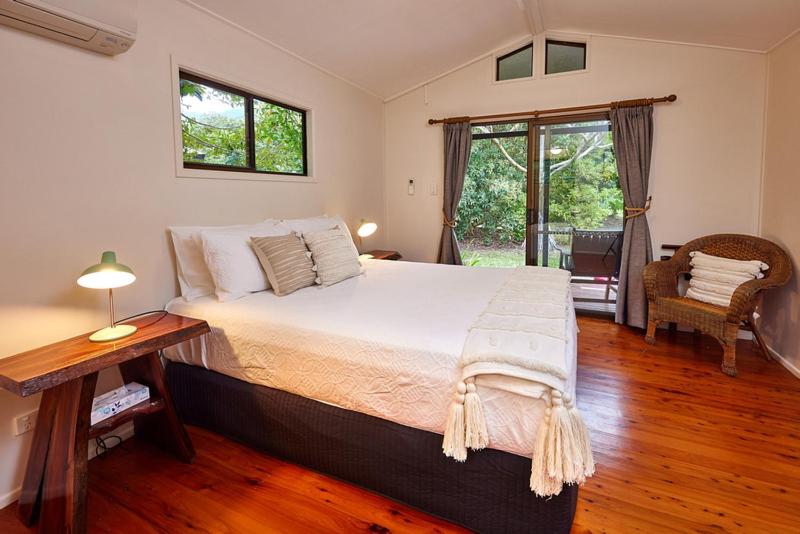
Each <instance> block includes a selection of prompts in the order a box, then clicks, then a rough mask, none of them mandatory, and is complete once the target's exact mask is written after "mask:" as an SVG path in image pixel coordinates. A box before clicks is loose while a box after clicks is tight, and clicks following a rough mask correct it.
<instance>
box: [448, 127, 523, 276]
mask: <svg viewBox="0 0 800 534" xmlns="http://www.w3.org/2000/svg"><path fill="white" fill-rule="evenodd" d="M522 125H524V126H525V128H524V129H519V130H514V131H520V132H521V134H520V135H518V136H513V137H500V136H497V135H494V136H492V134H496V133H497V132H508V131H512V130H511V129H510V128H512V127H517V128H520V127H521V126H522ZM472 132H473V136H474V135H489V137H478V138H475V137H473V141H472V151H471V152H470V158H469V164H468V166H467V173H466V176H465V178H464V190H463V193H462V195H461V201H460V203H459V205H458V211H457V218H458V224H457V225H456V228H455V231H456V237H457V238H458V243H459V247H460V248H461V259H462V262H463V263H464V265H470V266H478V267H518V266H520V265H525V233H526V227H525V209H526V201H527V191H528V182H527V177H528V172H527V168H528V135H527V123H514V124H487V125H481V126H476V127H474V128H473V130H472Z"/></svg>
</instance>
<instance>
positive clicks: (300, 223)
mask: <svg viewBox="0 0 800 534" xmlns="http://www.w3.org/2000/svg"><path fill="white" fill-rule="evenodd" d="M281 222H282V223H284V224H286V225H287V226H288V227H289V228H291V229H292V230H294V231H295V232H298V233H299V234H301V235H304V234H307V233H309V232H320V231H322V230H331V229H333V228H336V227H337V226H338V227H339V228H341V229H342V234H343V235H344V236H345V238H346V239H347V241H348V242H349V243H350V246H351V247H352V249H353V252H355V253H356V256H358V248H357V247H356V244H355V243H354V242H353V236H352V234H351V233H350V229H349V228H348V227H347V224H345V222H344V220H343V219H342V218H341V217H339V216H338V215H335V216H332V217H329V216H327V215H320V216H319V217H307V218H305V219H283V220H282V221H281Z"/></svg>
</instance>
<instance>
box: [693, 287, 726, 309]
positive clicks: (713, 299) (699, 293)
mask: <svg viewBox="0 0 800 534" xmlns="http://www.w3.org/2000/svg"><path fill="white" fill-rule="evenodd" d="M686 296H687V297H689V298H690V299H694V300H699V301H701V302H708V303H709V304H716V305H717V306H722V307H724V308H727V307H728V306H730V305H731V298H730V297H723V296H722V295H718V294H717V293H711V292H710V291H703V290H702V289H697V288H696V287H690V288H689V290H688V291H686Z"/></svg>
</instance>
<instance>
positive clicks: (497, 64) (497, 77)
mask: <svg viewBox="0 0 800 534" xmlns="http://www.w3.org/2000/svg"><path fill="white" fill-rule="evenodd" d="M528 48H530V49H531V75H530V76H520V77H519V78H508V79H506V80H501V79H500V62H501V61H502V60H504V59H507V58H509V57H511V56H514V55H516V54H519V53H520V52H522V51H523V50H527V49H528ZM535 67H536V49H535V48H534V46H533V41H529V42H527V44H524V45H522V46H519V47H517V48H514V49H513V50H511V51H509V52H506V53H504V54H502V55H496V56H495V57H494V82H495V83H504V82H514V81H518V80H532V79H533V78H534V77H535V76H536V68H535Z"/></svg>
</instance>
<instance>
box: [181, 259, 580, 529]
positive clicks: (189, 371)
mask: <svg viewBox="0 0 800 534" xmlns="http://www.w3.org/2000/svg"><path fill="white" fill-rule="evenodd" d="M364 271H365V272H364V274H362V275H361V276H358V277H355V278H351V279H349V280H345V281H343V282H340V283H338V284H335V285H333V286H330V287H326V288H321V287H318V286H315V287H309V288H305V289H302V290H299V291H296V292H295V293H292V294H291V295H288V296H285V297H277V296H276V295H274V294H273V293H272V292H271V291H262V292H257V293H252V294H250V295H248V296H246V297H244V298H241V299H238V300H234V301H231V302H218V301H217V300H216V298H214V297H213V296H207V297H201V298H198V299H195V300H193V301H191V302H186V301H185V300H184V299H182V298H176V299H174V300H172V301H171V302H170V303H169V304H168V306H167V310H168V311H170V312H172V313H177V314H181V315H187V316H192V317H200V318H203V319H205V320H206V321H207V322H208V323H209V325H210V326H211V329H212V334H211V335H208V336H204V337H202V338H198V339H195V340H192V341H191V342H188V343H185V344H183V345H179V346H177V347H175V348H173V349H171V350H169V351H167V352H166V354H165V356H166V358H167V359H168V360H169V362H170V363H169V365H168V367H167V373H168V375H167V376H168V380H169V382H170V385H171V388H172V389H173V393H174V396H175V399H176V405H177V406H178V409H179V411H180V412H181V415H182V417H183V418H184V420H186V421H187V422H188V423H191V424H199V425H201V426H205V427H208V428H211V429H212V430H216V431H218V432H220V433H222V434H225V435H227V436H229V437H232V438H234V439H237V440H240V441H243V442H245V443H248V444H249V445H251V446H253V447H255V448H258V449H261V450H264V451H266V452H269V453H272V454H276V455H279V456H282V457H285V458H287V459H289V460H291V461H295V462H298V463H301V464H304V465H307V466H309V467H311V468H314V469H317V470H320V471H323V472H326V473H329V474H332V475H334V476H337V477H340V478H343V479H346V480H348V481H350V482H354V483H356V484H359V485H361V486H364V487H366V488H368V489H372V490H374V491H377V492H380V493H383V494H385V495H388V496H390V497H393V498H395V499H398V500H400V501H403V502H406V503H408V504H410V505H412V506H416V507H418V508H420V509H422V510H424V511H427V512H429V513H433V514H435V515H438V516H441V517H444V518H445V519H448V520H450V521H453V522H455V523H459V524H461V525H464V526H466V527H468V528H471V529H474V530H477V531H480V532H495V531H496V532H568V531H569V528H570V525H571V522H572V517H573V515H574V510H575V503H576V497H577V486H574V485H565V486H564V489H563V491H562V492H561V493H560V494H558V495H557V496H555V497H552V498H549V499H545V498H540V497H536V496H535V495H534V494H533V493H531V491H530V489H529V488H528V487H527V481H528V477H529V474H530V466H531V460H530V458H531V454H532V452H533V448H534V443H535V436H536V432H537V429H538V427H539V425H540V423H541V421H542V419H543V417H544V413H545V408H546V405H545V402H544V401H543V400H541V399H533V398H530V397H526V396H522V395H516V394H514V393H512V392H509V391H507V390H501V389H496V388H494V387H488V386H489V385H491V380H485V381H483V382H481V381H480V380H479V381H477V383H476V384H477V387H478V390H479V392H480V397H481V399H482V400H483V405H484V410H485V415H486V423H487V428H488V431H489V442H490V445H489V448H488V449H484V450H482V451H478V452H472V453H470V456H469V458H468V460H467V461H466V462H465V463H458V462H455V461H453V460H451V459H449V458H446V457H444V456H443V454H442V437H441V433H442V430H443V428H444V426H445V423H446V418H447V413H448V406H449V404H450V402H451V397H452V391H453V385H454V384H456V383H457V382H458V381H459V379H460V366H459V361H460V357H461V351H462V348H463V346H464V342H465V338H466V336H467V332H468V330H469V328H470V326H471V325H472V324H473V322H474V321H475V320H476V318H477V317H478V316H479V315H480V314H481V313H482V312H483V310H484V309H485V308H486V306H487V303H488V302H489V300H491V298H492V296H493V295H494V294H495V293H496V292H497V290H498V288H500V287H501V286H502V285H503V284H504V282H505V281H506V280H507V278H508V277H509V276H510V273H511V272H512V270H506V269H489V268H475V269H469V268H463V267H455V266H445V265H433V264H423V263H411V262H390V261H381V260H366V261H365V262H364ZM567 323H568V324H567V332H568V336H567V343H566V351H567V361H568V362H569V364H568V370H569V373H568V377H567V381H566V384H567V386H566V392H568V393H569V394H570V395H572V396H574V390H575V368H576V352H577V350H576V336H577V327H576V323H575V316H574V310H573V309H572V308H571V306H570V309H569V314H568V319H567Z"/></svg>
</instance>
